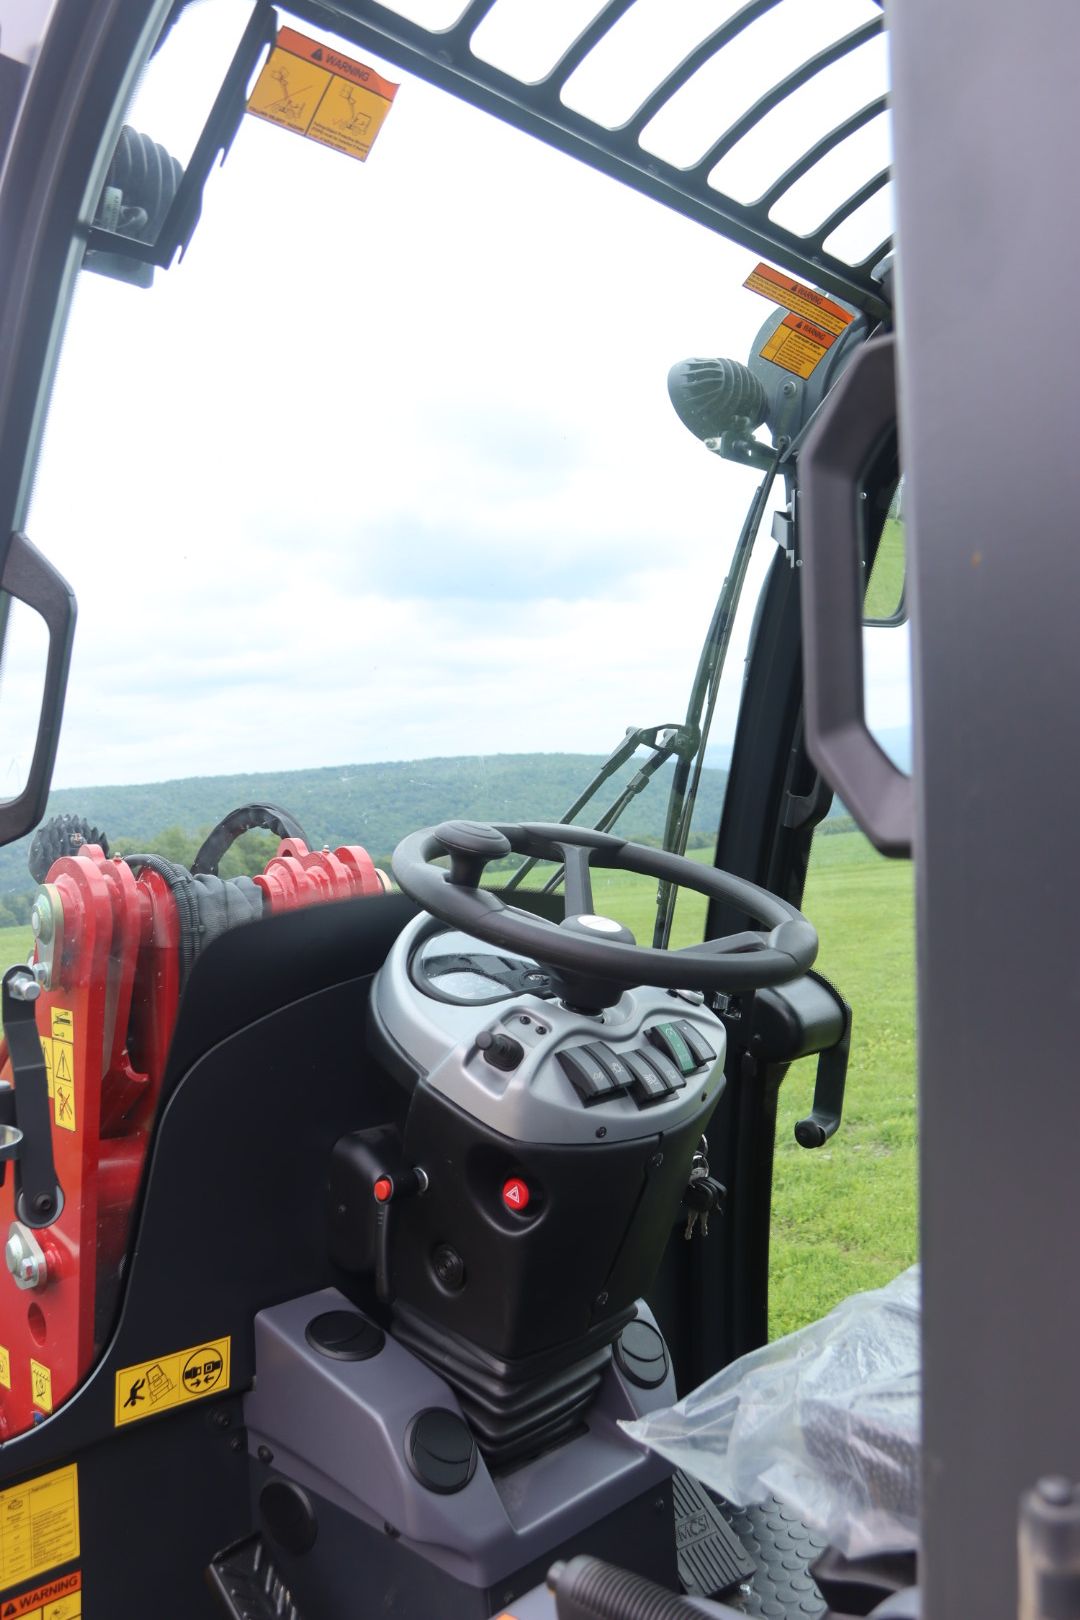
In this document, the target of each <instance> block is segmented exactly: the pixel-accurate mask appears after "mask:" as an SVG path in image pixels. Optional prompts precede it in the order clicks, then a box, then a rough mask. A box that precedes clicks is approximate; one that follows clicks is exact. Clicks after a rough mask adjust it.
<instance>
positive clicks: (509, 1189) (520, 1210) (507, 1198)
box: [502, 1176, 532, 1215]
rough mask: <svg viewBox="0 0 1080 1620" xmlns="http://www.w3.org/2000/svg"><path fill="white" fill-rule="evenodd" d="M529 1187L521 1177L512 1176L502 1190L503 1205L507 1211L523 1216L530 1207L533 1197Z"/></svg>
mask: <svg viewBox="0 0 1080 1620" xmlns="http://www.w3.org/2000/svg"><path fill="white" fill-rule="evenodd" d="M531 1196H532V1195H531V1193H530V1192H529V1189H528V1187H526V1185H525V1183H524V1182H523V1181H522V1179H521V1177H520V1176H511V1177H510V1180H509V1181H508V1182H506V1184H505V1186H504V1187H503V1190H502V1197H503V1203H504V1204H505V1205H506V1207H507V1209H512V1210H513V1211H514V1214H515V1215H523V1214H524V1213H525V1211H526V1210H527V1209H528V1207H529V1199H530V1197H531Z"/></svg>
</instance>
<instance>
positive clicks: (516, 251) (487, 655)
mask: <svg viewBox="0 0 1080 1620" xmlns="http://www.w3.org/2000/svg"><path fill="white" fill-rule="evenodd" d="M250 11H251V8H250V6H249V5H248V4H246V3H245V0H212V3H207V4H203V5H199V6H194V7H190V8H188V10H187V11H185V12H184V13H183V15H182V16H181V18H180V20H179V22H178V23H177V25H176V26H175V27H174V28H173V30H172V32H171V34H170V35H169V37H168V39H167V41H166V43H165V45H164V46H163V48H162V49H161V50H160V52H159V53H158V55H157V56H156V57H155V58H154V59H153V61H152V62H151V65H150V67H149V69H148V72H147V74H146V76H145V80H144V83H143V85H142V88H141V91H140V94H139V96H138V98H137V100H136V102H135V104H134V105H133V107H132V108H131V109H130V110H129V112H128V115H127V120H126V122H127V124H128V126H129V127H130V128H132V129H135V130H141V131H145V132H146V133H147V134H149V135H150V136H152V138H153V139H154V140H155V141H157V142H159V143H161V144H162V145H163V146H164V147H165V148H166V149H167V150H168V151H170V152H171V153H173V154H174V155H176V156H177V157H178V159H179V161H180V162H181V163H185V162H187V161H188V159H189V155H190V152H191V149H192V147H193V145H194V141H195V138H196V136H197V134H198V131H199V129H200V128H201V124H202V120H203V118H204V117H205V114H206V109H207V107H208V105H209V103H210V101H211V100H212V97H213V94H214V93H215V91H216V88H217V84H218V82H219V80H220V78H221V76H222V74H223V72H224V68H225V66H226V65H227V62H228V60H229V57H230V55H231V52H232V50H233V48H234V45H235V43H236V40H237V39H238V38H239V35H240V33H241V32H242V29H243V26H244V24H245V23H246V21H247V20H248V17H249V15H250ZM341 49H342V50H343V51H344V50H346V47H345V46H344V45H342V46H341ZM351 54H352V56H354V57H355V54H356V53H355V51H354V50H353V51H352V52H351ZM372 66H373V67H374V69H375V71H376V72H377V73H380V74H383V75H385V76H386V77H387V78H388V79H390V80H392V81H393V82H395V83H400V84H401V88H400V90H399V91H398V92H397V94H396V97H395V99H394V101H393V103H392V104H391V106H390V110H389V115H388V116H387V117H386V120H385V125H384V127H382V128H381V129H380V130H379V131H378V138H377V142H376V144H375V145H374V146H373V148H372V149H371V151H370V155H369V157H368V159H367V161H366V162H363V163H361V162H357V161H355V160H354V158H353V157H352V156H350V155H349V154H347V153H345V152H342V151H335V150H333V149H328V148H327V147H326V146H323V145H319V144H316V143H315V142H312V141H308V140H305V139H299V138H297V136H296V135H295V134H294V133H292V132H291V131H290V130H289V129H286V128H282V127H280V125H279V124H278V125H276V124H275V123H274V122H272V121H270V120H269V119H267V118H256V117H251V116H249V117H247V118H245V119H244V120H243V122H242V126H241V128H240V130H239V132H238V135H237V137H236V140H235V143H234V145H233V146H232V149H231V151H230V152H229V155H228V161H227V163H226V164H225V166H224V168H223V169H222V170H221V171H220V172H218V171H215V172H214V173H213V174H212V176H211V179H210V182H209V184H208V185H207V187H206V191H205V196H204V199H203V205H202V216H201V219H200V221H199V224H198V228H197V230H196V232H195V235H194V239H193V241H192V243H191V246H190V248H189V250H188V251H187V253H186V255H185V256H184V258H183V260H182V261H181V262H180V263H178V264H176V265H174V266H173V267H172V268H171V269H170V270H168V271H167V272H162V271H161V270H158V271H157V272H156V274H155V276H154V280H153V285H152V287H150V288H149V289H140V288H137V287H133V286H131V285H129V284H126V283H125V282H122V281H118V280H114V279H109V278H107V277H104V276H97V275H89V274H85V273H84V274H83V276H82V277H81V280H80V284H79V288H78V291H77V297H76V302H75V306H74V311H73V315H72V319H71V323H70V327H69V331H68V334H67V339H66V344H65V348H64V352H63V356H62V361H61V367H60V372H59V376H58V382H57V386H56V390H55V394H54V397H53V402H52V408H51V412H50V416H49V419H48V423H47V429H46V437H45V442H44V448H43V453H42V457H41V460H40V465H39V469H38V476H37V480H36V484H35V492H34V499H33V504H32V508H31V511H30V514H29V521H28V532H29V533H30V534H31V535H32V537H33V538H34V541H35V543H36V544H37V545H38V546H39V547H40V548H41V549H43V550H44V551H45V552H46V553H47V554H48V555H49V556H50V557H51V558H52V560H53V561H54V562H55V563H56V565H57V566H58V567H59V568H60V570H61V571H62V572H63V573H64V574H65V575H66V577H67V578H68V579H69V580H70V582H71V583H72V585H73V587H74V589H75V592H76V595H77V597H78V600H79V610H80V619H79V629H78V635H77V640H76V651H75V657H74V665H73V669H72V676H71V683H70V688H69V697H68V704H67V712H66V717H65V724H64V728H63V735H62V740H61V745H60V753H59V757H58V761H57V768H56V773H55V777H54V786H55V788H56V790H57V791H56V792H55V793H54V797H53V808H54V809H56V808H60V809H64V810H72V811H75V812H77V813H78V814H81V815H84V816H87V817H89V818H90V819H91V820H93V821H95V822H96V823H98V824H99V825H101V826H102V827H103V828H104V829H105V830H106V832H108V833H109V834H110V835H111V836H112V837H113V838H114V840H115V839H119V840H121V843H122V841H123V840H124V839H130V840H134V842H135V844H141V845H143V846H144V847H145V846H146V845H147V844H148V843H149V844H150V845H151V847H153V848H159V847H161V844H162V838H163V836H164V838H165V843H166V845H168V847H169V851H170V853H172V855H173V856H174V857H176V858H182V857H183V855H184V853H185V850H186V852H187V853H188V854H189V855H190V853H191V852H192V850H193V849H194V847H196V843H197V835H198V833H199V832H200V830H205V828H206V827H207V826H208V825H210V824H211V823H212V822H214V821H215V820H216V819H217V817H218V816H219V815H220V814H222V813H223V812H224V811H225V810H227V809H229V808H231V807H232V806H233V805H234V804H240V803H246V802H249V801H250V800H251V799H252V798H254V797H263V798H267V797H268V798H271V799H273V800H274V801H275V802H280V803H283V804H284V805H286V806H287V807H288V808H289V809H291V810H292V811H294V812H295V814H296V815H297V816H298V817H299V819H300V821H301V822H302V823H303V824H304V827H305V830H306V831H307V832H308V833H309V835H310V837H311V839H312V841H313V842H316V843H319V844H321V843H324V842H329V843H331V844H333V843H335V842H338V841H342V840H347V841H350V842H362V843H363V844H364V845H365V846H366V847H367V848H368V849H369V850H370V852H371V854H372V855H373V856H374V857H375V858H376V859H377V860H380V861H383V860H385V858H386V857H387V856H388V854H389V852H390V851H391V850H392V848H393V846H394V844H395V843H396V841H397V840H398V839H399V838H400V837H401V836H403V835H404V834H405V833H406V832H408V831H410V830H412V829H413V828H414V827H417V826H421V825H428V824H431V823H432V822H434V821H437V820H439V819H441V818H442V817H444V816H447V815H451V814H468V815H473V816H482V817H491V818H494V819H500V818H501V819H512V818H515V817H522V816H528V815H531V816H533V817H536V818H548V819H553V818H557V817H558V816H559V815H561V813H562V812H563V811H564V810H565V809H566V808H567V806H568V805H570V804H571V803H572V802H573V800H574V798H575V797H576V796H577V794H578V792H579V791H580V789H581V788H582V787H583V786H584V785H585V784H586V783H587V782H588V781H589V779H590V777H591V776H592V775H593V773H594V771H595V769H596V768H597V766H598V765H599V763H600V762H601V760H603V759H604V758H605V757H607V755H608V754H609V753H610V752H611V750H612V749H613V748H614V747H615V746H616V744H617V743H618V742H619V740H620V739H621V738H622V736H623V734H624V732H625V731H626V730H627V728H628V727H631V726H657V725H667V724H671V723H672V722H676V721H681V719H682V718H683V715H684V713H685V708H686V700H687V693H688V690H689V687H690V684H691V681H692V678H693V675H694V670H695V667H696V663H697V658H698V653H699V649H700V645H701V642H702V639H703V637H704V635H705V632H706V630H707V628H708V625H709V621H710V617H711V614H712V611H713V607H714V603H715V600H716V597H717V594H718V592H719V590H720V587H721V584H722V582H723V579H724V575H725V571H726V568H727V565H728V562H729V559H730V556H731V552H732V547H733V545H734V541H735V537H736V535H737V532H738V529H739V525H740V522H741V520H742V515H743V512H744V511H745V508H746V506H747V504H748V502H749V501H750V499H751V497H752V494H753V491H754V487H755V482H756V475H755V474H754V473H752V472H751V471H749V470H747V469H745V468H740V467H733V466H730V465H728V464H726V463H724V462H722V461H720V460H719V459H718V458H716V457H712V456H709V455H708V454H707V453H706V452H705V451H704V450H703V449H702V447H701V445H700V444H698V443H696V442H695V441H694V440H693V439H692V438H691V437H690V436H689V435H688V434H687V433H686V432H685V430H684V429H683V427H682V426H681V424H680V423H679V421H678V419H677V418H676V416H675V414H674V412H673V411H672V409H671V407H670V404H669V402H668V399H667V394H666V389H665V377H666V373H667V369H668V367H669V366H670V365H671V363H672V362H673V361H674V360H676V359H678V358H680V357H681V356H682V355H684V354H687V353H694V352H701V351H702V350H703V349H704V350H705V351H706V352H707V351H708V348H709V347H710V346H712V347H713V348H716V349H721V348H722V349H726V350H727V351H729V352H733V353H736V354H738V353H742V352H748V349H749V344H750V341H751V338H752V335H753V332H754V330H755V329H756V327H757V325H758V324H759V322H760V319H761V316H762V307H761V304H760V301H759V300H758V299H757V298H755V297H754V296H753V295H752V294H750V293H748V292H744V291H741V289H740V283H741V281H742V280H743V279H744V277H745V274H746V272H747V269H748V268H749V265H750V262H751V261H750V260H749V257H748V256H747V255H745V254H743V253H741V252H739V251H737V250H735V249H733V248H731V247H729V246H728V245H726V244H724V243H722V242H720V241H718V240H717V239H716V238H715V237H711V236H709V235H707V234H706V233H704V232H702V231H700V230H699V229H697V228H695V227H694V226H692V225H691V224H689V223H688V222H687V221H685V220H682V219H680V218H678V217H677V216H675V215H672V214H668V213H666V212H665V211H664V210H658V209H657V208H656V207H655V206H654V205H652V204H651V203H649V202H648V201H647V200H645V199H643V198H640V197H638V196H636V195H634V194H632V193H631V192H629V191H625V190H622V189H621V188H618V187H612V186H611V185H610V184H609V183H608V182H606V181H605V180H604V179H603V177H601V176H599V175H596V174H593V173H591V172H590V171H588V170H586V169H585V168H583V167H581V166H579V165H577V164H574V163H572V162H570V161H568V160H567V159H565V158H563V157H561V156H560V155H559V154H556V153H553V152H551V151H549V150H546V149H545V148H543V147H542V146H540V145H539V144H538V143H537V142H535V141H533V140H530V139H528V138H527V137H525V136H522V135H519V134H517V133H516V132H515V131H513V130H511V129H509V128H506V127H505V126H503V125H501V124H499V123H497V122H495V121H493V120H491V119H490V118H486V117H484V116H483V115H481V114H479V113H477V112H475V111H473V110H472V109H470V108H468V107H465V106H463V105H461V104H460V103H458V102H456V101H454V100H453V99H451V98H449V97H447V96H445V95H441V94H439V93H438V92H437V91H435V90H433V89H431V88H430V87H428V86H426V85H425V84H423V83H421V82H419V81H414V80H410V79H408V78H406V77H404V76H403V75H402V74H401V73H399V72H397V71H396V70H394V69H392V68H391V67H390V66H388V65H387V64H384V63H380V62H374V63H373V64H372ZM298 86H299V81H297V83H296V84H295V85H294V86H293V88H294V90H296V89H298ZM725 289H735V290H734V291H733V292H732V293H726V292H725ZM764 549H765V550H771V548H770V547H768V546H767V543H766V546H765V548H764ZM765 562H767V557H766V556H764V555H763V554H762V552H761V550H760V549H759V556H758V558H757V561H756V563H755V565H754V568H753V570H752V574H751V587H752V588H751V589H750V590H749V591H748V592H747V596H748V597H749V598H752V596H753V594H754V591H755V590H756V586H757V583H758V581H759V580H760V578H761V574H762V569H763V566H764V564H765ZM741 639H742V643H743V644H745V626H744V628H743V631H742V637H741ZM730 663H731V665H732V668H733V670H737V669H738V667H739V664H740V658H739V657H738V656H735V657H733V658H732V659H731V660H730ZM737 693H738V681H737V679H736V680H733V681H732V682H731V683H730V690H727V691H726V692H725V693H724V694H722V696H721V701H720V704H719V707H718V715H717V721H716V724H715V728H714V736H715V738H716V742H717V746H716V748H715V749H714V751H713V752H712V753H711V754H710V756H709V758H708V759H707V761H706V769H705V771H704V774H703V777H702V782H701V787H700V792H699V797H698V809H697V814H696V818H695V825H694V829H693V831H694V837H695V838H700V839H702V840H705V841H710V842H711V839H712V837H713V836H714V835H715V828H716V825H717V821H718V816H719V808H720V801H721V796H722V792H723V782H724V767H725V764H726V759H725V753H724V748H723V742H724V739H725V737H727V738H729V739H730V736H731V734H732V731H733V727H734V713H735V707H736V702H737ZM511 761H512V763H511ZM632 769H633V766H632V765H629V766H628V767H627V769H626V770H625V771H624V772H623V775H622V777H621V778H620V779H619V780H620V781H625V780H626V778H627V776H628V775H629V774H630V773H631V772H632ZM669 780H670V766H669V767H668V768H667V769H666V770H665V771H662V772H660V773H658V776H657V778H656V781H655V782H654V783H653V785H652V786H651V787H650V789H649V790H648V792H646V793H645V794H643V795H641V796H640V797H638V798H636V799H635V800H634V801H633V802H632V803H631V805H630V806H629V808H628V810H627V811H626V812H625V813H624V815H623V817H622V820H621V822H620V828H621V829H622V830H624V831H625V832H626V833H627V834H628V835H630V836H635V835H644V836H647V837H650V838H656V837H659V836H660V835H661V834H662V831H663V826H664V813H665V798H666V791H665V790H666V786H667V783H668V781H669ZM161 784H167V785H166V786H164V787H163V786H161ZM135 786H137V789H138V791H132V789H133V787H135ZM615 787H616V789H617V787H618V782H616V783H615ZM608 802H610V796H607V797H603V798H602V799H601V800H600V801H598V804H597V807H596V813H597V814H598V813H599V810H600V809H601V808H603V806H604V805H606V804H607V803H608ZM586 814H587V812H586ZM309 823H310V825H309ZM180 835H182V837H181V836H180ZM184 839H186V840H187V845H185V844H184V842H183V840H184ZM170 840H171V843H170ZM128 847H132V846H131V845H130V844H129V845H128ZM3 858H4V859H5V860H6V861H8V862H9V865H10V870H8V871H6V873H5V881H4V887H5V892H6V893H8V894H9V895H11V894H13V893H14V892H15V891H16V890H17V889H18V888H19V887H20V886H21V887H22V888H28V887H29V886H28V885H27V883H26V880H25V877H24V875H23V874H24V873H25V867H24V866H23V867H22V870H21V872H20V871H18V870H17V869H16V864H13V863H17V862H18V860H19V856H18V855H17V854H15V853H13V852H11V851H8V852H5V854H4V857H3Z"/></svg>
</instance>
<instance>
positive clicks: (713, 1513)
mask: <svg viewBox="0 0 1080 1620" xmlns="http://www.w3.org/2000/svg"><path fill="white" fill-rule="evenodd" d="M672 1483H673V1485H674V1487H675V1551H676V1555H677V1558H678V1566H679V1580H680V1581H681V1582H682V1586H683V1590H684V1591H685V1592H687V1593H688V1594H689V1595H690V1596H691V1597H702V1598H711V1597H719V1596H720V1594H721V1593H722V1592H726V1591H728V1590H729V1588H731V1587H732V1586H738V1584H739V1582H740V1581H748V1580H750V1578H751V1577H752V1576H753V1574H754V1571H755V1569H756V1568H757V1566H756V1564H755V1563H754V1560H753V1559H752V1558H750V1557H749V1556H748V1555H747V1552H746V1548H745V1547H744V1546H743V1544H742V1542H741V1541H740V1540H739V1538H738V1536H737V1535H736V1534H735V1532H734V1530H732V1529H731V1527H730V1525H728V1523H727V1522H726V1520H725V1519H724V1518H723V1516H722V1514H721V1512H720V1509H719V1508H718V1507H717V1506H716V1504H715V1502H714V1501H713V1499H712V1497H711V1496H710V1495H709V1493H708V1491H707V1490H706V1489H705V1487H704V1485H699V1484H698V1482H697V1480H696V1479H691V1477H690V1475H689V1474H684V1473H683V1471H682V1469H681V1468H680V1469H678V1470H677V1471H676V1473H675V1477H674V1479H673V1481H672Z"/></svg>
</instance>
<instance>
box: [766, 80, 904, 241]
mask: <svg viewBox="0 0 1080 1620" xmlns="http://www.w3.org/2000/svg"><path fill="white" fill-rule="evenodd" d="M888 105H889V98H888V96H878V97H877V98H876V99H875V100H874V101H868V102H867V104H866V106H865V107H860V109H859V111H858V112H856V113H852V115H851V117H850V118H845V119H844V121H843V123H842V124H837V126H836V128H835V129H831V130H830V131H829V133H828V134H827V135H823V136H822V137H821V139H820V140H819V141H815V142H814V144H813V146H811V147H810V148H809V149H808V150H807V151H805V152H804V153H803V155H802V157H800V158H796V159H795V162H794V163H793V164H792V165H791V167H790V168H788V169H785V170H784V172H783V174H782V175H780V177H779V179H777V180H774V181H773V183H772V185H771V186H770V187H769V189H768V191H764V192H762V194H761V196H760V197H759V198H758V200H757V202H756V203H755V204H754V207H755V208H763V209H764V210H765V212H766V213H768V211H769V209H770V208H774V207H775V206H776V204H777V203H778V202H779V200H780V198H781V197H782V196H783V195H784V193H785V191H790V190H791V187H792V186H793V185H794V184H795V182H796V180H801V179H802V177H803V175H804V174H809V172H810V170H811V169H812V168H813V167H814V164H815V163H820V162H821V159H822V158H823V157H825V156H827V155H828V153H829V152H831V151H832V149H833V147H834V146H839V145H840V143H841V142H842V141H846V140H847V138H848V136H849V135H854V134H855V132H856V131H857V130H860V129H862V127H863V125H864V124H869V123H871V122H872V121H873V120H874V119H875V118H877V117H879V116H880V114H881V113H883V112H884V111H885V109H886V107H887V106H888Z"/></svg>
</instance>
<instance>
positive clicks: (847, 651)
mask: <svg viewBox="0 0 1080 1620" xmlns="http://www.w3.org/2000/svg"><path fill="white" fill-rule="evenodd" d="M895 422H896V367H895V357H894V347H893V338H892V336H891V334H890V335H888V336H886V337H879V338H871V339H870V341H869V342H868V343H866V344H864V345H863V347H862V348H861V349H860V350H859V352H858V353H857V354H856V356H855V358H854V359H853V360H852V362H851V364H850V366H849V367H848V369H847V371H845V373H844V375H843V376H842V377H841V379H840V381H839V382H838V383H837V385H836V387H835V389H834V390H833V392H832V393H831V394H830V395H829V397H828V399H827V400H826V401H825V404H824V405H823V406H822V409H821V414H820V415H819V417H818V419H817V421H816V422H815V423H814V425H813V427H812V428H811V430H810V432H809V433H808V434H807V436H806V441H805V443H804V444H803V447H802V450H801V451H800V453H799V537H800V543H801V547H802V627H803V674H804V681H805V689H806V700H805V701H806V719H805V725H806V747H807V751H808V752H809V754H810V757H811V759H812V760H813V761H814V764H815V765H816V766H817V768H818V770H820V771H821V773H822V775H823V776H824V777H826V778H827V780H828V781H829V783H830V785H831V786H832V787H833V788H835V789H836V791H837V793H838V794H839V795H840V797H841V798H842V799H843V801H844V803H845V805H846V806H847V808H848V809H849V810H850V811H851V814H852V815H853V816H854V818H855V820H856V822H857V823H858V825H859V826H860V827H861V828H862V830H863V832H864V833H865V834H866V836H867V837H868V838H869V839H870V842H871V843H872V844H874V845H875V846H876V848H878V849H879V850H880V851H881V853H882V854H883V855H910V854H911V835H912V827H913V824H914V800H913V796H912V787H911V778H910V777H909V776H905V775H904V773H903V771H900V770H898V769H897V767H896V766H895V765H894V764H893V762H892V760H891V759H889V757H888V756H887V755H886V754H885V753H884V752H883V750H882V749H881V748H880V747H879V746H878V743H877V742H876V741H875V739H874V737H873V735H872V734H871V732H870V730H869V728H868V727H867V724H866V716H865V713H864V709H863V659H862V604H863V573H862V565H861V556H860V546H859V520H858V486H859V480H860V478H861V476H862V475H863V473H864V472H865V470H866V468H867V466H868V465H869V463H870V461H871V459H872V456H873V454H874V452H875V451H876V450H877V449H878V448H879V447H880V446H881V444H882V441H883V439H884V437H885V435H886V434H887V433H889V432H891V431H892V429H893V427H894V425H895Z"/></svg>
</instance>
